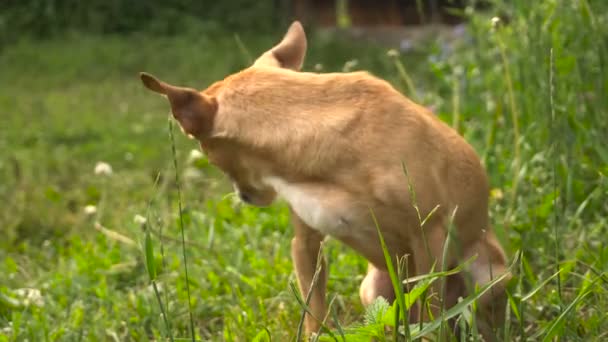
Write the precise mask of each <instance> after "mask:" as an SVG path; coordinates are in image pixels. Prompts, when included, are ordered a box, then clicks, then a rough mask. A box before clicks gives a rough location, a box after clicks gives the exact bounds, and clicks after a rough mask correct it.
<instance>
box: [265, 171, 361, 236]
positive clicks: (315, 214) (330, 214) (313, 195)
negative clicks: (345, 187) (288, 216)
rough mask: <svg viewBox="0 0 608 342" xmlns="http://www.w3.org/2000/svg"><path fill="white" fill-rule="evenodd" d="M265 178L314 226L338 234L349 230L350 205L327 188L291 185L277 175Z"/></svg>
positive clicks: (316, 228) (328, 233)
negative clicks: (332, 194)
mask: <svg viewBox="0 0 608 342" xmlns="http://www.w3.org/2000/svg"><path fill="white" fill-rule="evenodd" d="M264 181H265V182H266V183H267V184H268V185H270V186H272V187H273V188H274V190H275V191H276V192H277V194H278V195H279V196H280V197H282V198H283V199H284V200H285V201H287V202H288V203H289V205H290V206H291V209H292V210H293V211H294V212H295V213H296V214H297V215H298V216H299V217H300V218H301V219H302V221H304V223H306V224H307V225H308V226H310V227H311V228H313V229H315V230H318V231H320V232H321V233H324V234H327V235H333V236H336V237H340V236H343V235H345V234H349V233H350V232H349V231H350V230H351V228H352V227H351V224H352V222H351V220H352V215H351V211H350V210H349V208H348V205H345V204H344V203H343V202H344V201H340V200H337V199H336V198H335V196H331V194H328V193H327V190H324V189H322V188H317V187H314V186H310V185H298V184H290V183H288V182H286V181H285V180H283V179H281V178H278V177H267V178H265V180H264Z"/></svg>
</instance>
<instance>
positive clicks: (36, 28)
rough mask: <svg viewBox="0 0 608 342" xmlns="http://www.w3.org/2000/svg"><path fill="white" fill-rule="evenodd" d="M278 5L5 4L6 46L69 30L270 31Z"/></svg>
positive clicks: (0, 28) (2, 32)
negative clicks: (203, 29)
mask: <svg viewBox="0 0 608 342" xmlns="http://www.w3.org/2000/svg"><path fill="white" fill-rule="evenodd" d="M278 8H280V7H279V6H278V2H277V1H273V0H265V1H256V0H231V1H196V0H175V1H162V0H146V1H130V0H90V1H79V0H23V1H22V0H3V1H0V44H5V43H9V42H13V41H15V40H17V39H18V38H19V37H20V36H24V35H25V36H32V37H35V38H47V37H50V36H53V35H57V34H59V33H64V32H66V31H82V32H88V33H130V32H137V31H148V32H151V33H155V34H175V33H178V32H183V31H187V30H191V29H192V28H194V27H199V28H200V27H203V28H207V29H218V28H221V29H227V30H243V29H247V30H256V31H268V30H269V29H270V28H271V27H272V26H273V24H275V23H276V21H277V20H278V17H279V16H278V12H279V11H278Z"/></svg>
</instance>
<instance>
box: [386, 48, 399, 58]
mask: <svg viewBox="0 0 608 342" xmlns="http://www.w3.org/2000/svg"><path fill="white" fill-rule="evenodd" d="M386 55H387V56H389V57H391V58H395V57H398V56H399V51H397V50H395V49H390V50H388V51H387V52H386Z"/></svg>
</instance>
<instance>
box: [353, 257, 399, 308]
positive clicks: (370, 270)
mask: <svg viewBox="0 0 608 342" xmlns="http://www.w3.org/2000/svg"><path fill="white" fill-rule="evenodd" d="M359 297H360V298H361V303H362V304H363V305H364V306H368V305H370V304H371V303H372V302H373V301H374V300H375V299H376V298H378V297H383V298H384V299H386V300H387V301H388V302H389V303H390V304H392V303H393V301H394V300H395V290H394V289H393V284H392V283H391V278H390V276H389V274H388V271H385V270H380V269H378V268H376V267H375V266H374V265H372V264H371V263H368V264H367V275H366V276H365V279H363V281H362V282H361V287H360V288H359Z"/></svg>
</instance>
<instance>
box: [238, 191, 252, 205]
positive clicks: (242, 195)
mask: <svg viewBox="0 0 608 342" xmlns="http://www.w3.org/2000/svg"><path fill="white" fill-rule="evenodd" d="M239 197H240V198H241V200H242V201H243V202H246V203H251V197H249V195H248V194H246V193H244V192H240V191H239Z"/></svg>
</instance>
